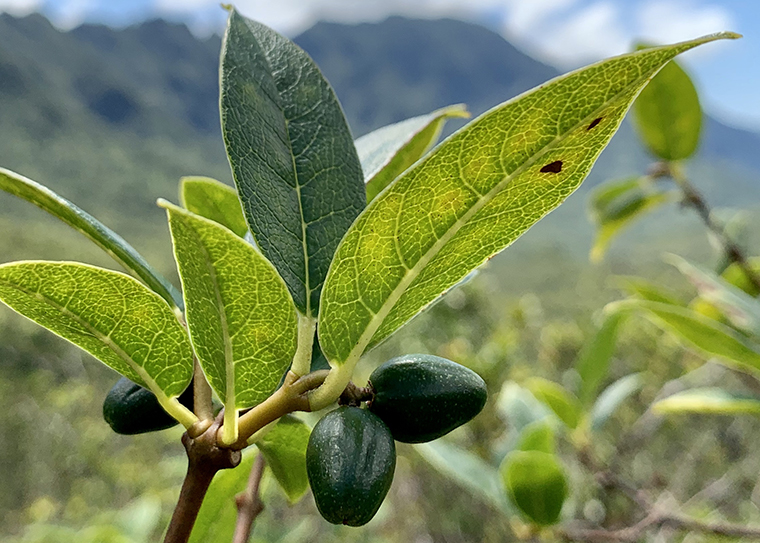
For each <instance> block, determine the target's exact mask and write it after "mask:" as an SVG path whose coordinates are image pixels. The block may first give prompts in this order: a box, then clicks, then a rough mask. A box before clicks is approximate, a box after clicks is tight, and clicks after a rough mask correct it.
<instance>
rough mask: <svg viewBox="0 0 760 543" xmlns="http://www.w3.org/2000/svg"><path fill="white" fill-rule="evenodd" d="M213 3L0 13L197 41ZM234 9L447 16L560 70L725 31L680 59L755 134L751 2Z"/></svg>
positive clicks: (276, 4) (319, 4) (279, 25)
mask: <svg viewBox="0 0 760 543" xmlns="http://www.w3.org/2000/svg"><path fill="white" fill-rule="evenodd" d="M219 4H220V2H219V0H0V12H3V11H5V12H9V13H11V14H13V15H24V14H27V13H30V12H34V11H41V12H42V13H44V14H45V15H47V16H48V17H49V18H50V19H51V20H52V21H53V23H54V24H56V25H57V26H59V27H60V28H63V29H68V28H72V27H74V26H77V25H79V24H81V23H83V22H97V23H105V24H109V25H113V26H117V27H121V26H126V25H129V24H134V23H137V22H140V21H142V20H145V19H150V18H155V17H166V18H168V19H172V20H175V21H183V22H186V23H187V24H188V25H189V26H190V28H191V29H192V30H193V31H194V32H196V33H197V34H199V35H208V34H209V33H212V32H219V33H221V31H222V29H223V26H224V20H225V15H226V13H225V12H224V11H223V10H222V9H221V8H220V6H219ZM235 5H236V7H237V8H238V9H239V10H240V11H241V12H242V13H243V14H244V15H247V16H248V17H251V18H253V19H257V20H259V21H261V22H263V23H265V24H267V25H269V26H271V27H273V28H274V29H275V30H278V31H279V32H281V33H283V34H285V35H288V36H291V37H293V36H296V35H298V34H299V33H300V32H302V31H304V30H306V29H307V28H309V27H310V26H311V25H312V24H314V23H315V22H316V21H318V20H326V21H335V22H345V23H358V22H375V21H381V20H383V19H384V18H386V17H388V16H390V15H405V16H409V17H424V18H440V17H454V18H458V19H463V20H467V21H472V22H476V23H480V24H482V25H484V26H487V27H488V28H491V29H492V30H495V31H497V32H499V33H500V34H502V35H503V36H504V37H505V38H506V39H507V40H509V41H510V42H511V43H512V44H513V45H515V46H517V47H518V48H520V49H522V50H523V51H525V52H526V53H528V54H530V55H531V56H533V57H534V58H537V59H539V60H542V61H544V62H546V63H548V64H551V65H554V66H556V67H557V68H559V69H562V70H566V69H571V68H576V67H579V66H582V65H584V64H588V63H590V62H594V61H596V60H599V59H601V58H604V57H608V56H612V55H616V54H620V53H624V52H625V51H627V50H629V49H630V47H631V45H632V44H633V43H635V42H636V41H638V40H646V41H649V42H652V43H671V42H675V41H681V40H686V39H690V38H694V37H697V36H701V35H704V34H709V33H712V32H718V31H721V30H732V31H734V32H739V33H741V34H743V35H744V38H743V39H742V40H738V41H730V42H718V43H714V44H710V45H707V46H705V47H701V48H699V49H696V50H694V51H693V52H690V53H687V54H686V55H684V56H683V57H682V62H683V63H684V65H685V67H686V68H687V70H689V71H690V72H691V73H692V75H693V77H694V79H695V81H696V83H697V86H698V87H699V89H700V92H701V95H702V98H703V105H704V108H705V109H706V110H707V111H708V112H710V113H711V114H712V115H714V116H716V117H717V118H719V119H721V120H723V121H724V122H727V123H729V124H732V125H734V126H739V127H744V128H749V129H753V130H755V131H760V1H758V0H414V1H412V0H238V1H237V2H235Z"/></svg>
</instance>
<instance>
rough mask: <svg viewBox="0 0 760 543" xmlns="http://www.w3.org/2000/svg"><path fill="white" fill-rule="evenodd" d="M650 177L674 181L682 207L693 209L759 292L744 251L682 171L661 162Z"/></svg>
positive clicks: (757, 279) (672, 165)
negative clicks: (668, 178) (680, 196)
mask: <svg viewBox="0 0 760 543" xmlns="http://www.w3.org/2000/svg"><path fill="white" fill-rule="evenodd" d="M650 175H652V176H653V177H665V176H667V177H670V178H671V179H672V180H673V181H675V183H676V184H677V185H678V187H679V188H680V189H681V192H682V193H683V203H684V205H687V206H689V207H691V208H693V209H694V210H695V211H696V212H697V215H699V218H700V219H702V222H703V223H704V224H705V226H706V227H707V228H708V230H710V231H711V232H712V233H713V234H715V235H716V236H717V238H718V239H719V240H720V242H721V243H722V244H723V250H724V251H725V252H726V256H727V257H728V258H729V260H730V261H731V262H735V263H736V265H737V266H739V268H740V269H741V270H742V272H743V273H744V275H745V276H746V277H747V279H748V280H749V281H750V282H751V283H752V284H753V285H754V286H755V288H757V289H758V290H760V277H758V276H757V274H756V273H755V272H754V271H753V270H752V268H751V266H750V265H749V261H748V259H747V257H746V255H745V254H744V251H742V249H741V247H739V245H738V244H737V243H736V242H734V240H732V239H731V237H730V236H729V235H728V234H727V233H726V231H725V229H724V228H723V225H721V224H720V223H718V222H717V221H716V220H715V219H714V218H713V216H712V212H711V211H710V206H709V205H708V203H707V201H706V200H705V199H704V197H703V196H702V194H701V193H700V192H699V191H698V190H697V189H696V187H694V185H692V184H691V182H690V181H689V179H688V178H687V177H686V176H685V175H684V173H683V171H682V170H681V169H680V168H679V167H678V166H677V165H674V164H670V163H666V162H663V163H658V164H656V165H655V166H654V167H653V169H652V171H651V172H650Z"/></svg>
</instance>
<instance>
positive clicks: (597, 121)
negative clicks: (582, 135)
mask: <svg viewBox="0 0 760 543" xmlns="http://www.w3.org/2000/svg"><path fill="white" fill-rule="evenodd" d="M600 122H602V117H597V118H596V119H594V120H593V121H591V124H590V125H588V127H586V130H591V129H592V128H594V127H595V126H596V125H598V124H599V123H600Z"/></svg>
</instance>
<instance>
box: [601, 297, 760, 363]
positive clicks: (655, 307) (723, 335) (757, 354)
mask: <svg viewBox="0 0 760 543" xmlns="http://www.w3.org/2000/svg"><path fill="white" fill-rule="evenodd" d="M605 311H608V312H610V313H613V312H618V311H624V312H625V311H630V312H636V313H639V314H641V315H643V316H644V317H646V318H647V319H649V320H650V321H652V322H653V323H654V324H656V325H658V326H660V327H661V328H663V329H665V330H668V331H670V332H673V333H675V334H676V335H677V336H678V337H680V338H681V339H683V340H684V341H686V342H687V343H689V344H690V345H692V346H694V347H696V348H697V349H699V350H700V351H702V352H704V353H706V354H707V355H709V356H717V357H719V358H720V359H722V361H723V362H727V363H729V364H730V365H733V366H735V367H737V368H738V369H740V370H742V371H745V372H746V371H748V370H749V371H754V372H757V371H758V370H760V347H758V346H757V345H755V344H753V343H752V342H750V341H749V340H747V339H746V338H745V337H743V336H741V335H740V334H739V333H738V332H736V331H734V330H733V329H731V328H729V327H728V326H726V325H725V324H721V323H720V322H718V321H716V320H713V319H711V318H709V317H705V316H704V315H700V314H699V313H696V312H694V311H692V310H690V309H687V308H684V307H678V306H673V305H668V304H662V303H658V302H649V301H645V300H622V301H620V302H613V303H611V304H609V305H607V307H606V308H605Z"/></svg>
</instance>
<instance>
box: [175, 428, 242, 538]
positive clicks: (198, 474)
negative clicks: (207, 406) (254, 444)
mask: <svg viewBox="0 0 760 543" xmlns="http://www.w3.org/2000/svg"><path fill="white" fill-rule="evenodd" d="M217 430H218V422H215V423H214V424H212V425H211V426H210V427H209V428H208V430H207V431H206V432H204V433H203V434H201V435H200V436H198V437H196V438H191V437H190V436H189V435H188V433H187V432H185V434H183V435H182V444H183V445H184V446H185V451H186V452H187V460H188V463H187V474H186V475H185V481H184V482H183V483H182V490H181V491H180V494H179V500H178V502H177V507H176V509H175V510H174V514H173V515H172V520H171V522H170V523H169V529H168V530H167V532H166V537H165V539H164V543H187V541H188V539H189V538H190V533H191V532H192V530H193V526H194V525H195V519H196V518H197V517H198V512H199V511H200V508H201V505H202V503H203V498H204V497H205V496H206V491H207V490H208V487H209V485H210V484H211V481H212V480H213V478H214V475H216V473H217V472H218V471H219V470H222V469H229V468H234V467H235V466H237V465H238V464H239V463H240V457H241V453H240V451H233V450H230V449H222V448H219V447H218V446H217V444H216V433H217Z"/></svg>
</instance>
